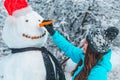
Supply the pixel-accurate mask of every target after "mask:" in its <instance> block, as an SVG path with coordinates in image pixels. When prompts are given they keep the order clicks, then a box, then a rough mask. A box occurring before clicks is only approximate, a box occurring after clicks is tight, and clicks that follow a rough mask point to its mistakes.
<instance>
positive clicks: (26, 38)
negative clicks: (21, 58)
mask: <svg viewBox="0 0 120 80" xmlns="http://www.w3.org/2000/svg"><path fill="white" fill-rule="evenodd" d="M26 10H27V9H26ZM28 10H29V11H27V12H25V11H24V10H23V12H22V11H21V13H20V12H19V11H17V12H15V13H14V14H13V16H9V17H8V18H7V20H6V22H5V26H4V28H3V33H2V38H3V40H4V41H5V43H6V44H7V45H8V47H10V48H23V47H42V46H44V44H45V43H46V40H47V37H48V32H47V30H46V29H45V28H44V27H39V24H40V23H41V22H42V21H43V17H41V16H40V15H39V14H38V13H36V12H35V11H33V10H32V9H31V8H30V7H29V8H28ZM24 12H25V13H24ZM18 13H20V14H19V15H18ZM16 14H17V15H16Z"/></svg>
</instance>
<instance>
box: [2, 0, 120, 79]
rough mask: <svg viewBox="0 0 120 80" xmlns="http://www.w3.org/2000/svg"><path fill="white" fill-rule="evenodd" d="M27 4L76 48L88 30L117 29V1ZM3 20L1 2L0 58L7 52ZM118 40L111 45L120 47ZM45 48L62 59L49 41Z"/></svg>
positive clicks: (119, 11) (41, 0)
mask: <svg viewBox="0 0 120 80" xmlns="http://www.w3.org/2000/svg"><path fill="white" fill-rule="evenodd" d="M28 2H29V4H31V6H32V7H33V9H34V10H35V11H37V12H38V13H39V14H40V15H42V16H43V17H44V18H45V19H54V20H55V23H54V27H55V29H57V30H59V31H60V32H61V34H63V35H64V36H65V37H66V38H67V39H68V40H69V41H70V42H72V44H74V45H76V46H79V44H80V40H81V39H82V35H83V33H84V32H85V31H88V30H89V28H95V27H102V28H106V27H110V26H116V27H118V28H119V29H120V4H119V3H120V0H28ZM6 16H7V14H6V11H5V9H4V8H3V1H1V0H0V53H2V54H5V52H3V50H4V49H5V50H7V49H6V48H7V46H6V45H5V44H4V42H3V40H2V39H1V31H2V27H3V26H4V21H5V18H6ZM119 38H120V35H119V36H118V38H117V39H116V40H115V41H114V43H113V44H114V46H117V47H120V40H119ZM46 47H47V48H48V49H49V50H50V51H52V52H53V53H54V55H55V56H56V57H57V58H58V59H59V60H60V61H62V60H63V59H64V58H65V56H63V54H62V52H61V51H60V50H59V49H58V48H57V47H56V46H55V45H54V44H53V42H52V41H51V39H50V38H49V39H48V42H47V45H46ZM7 52H9V50H7ZM119 79H120V78H119ZM110 80H111V79H110ZM114 80H115V79H114Z"/></svg>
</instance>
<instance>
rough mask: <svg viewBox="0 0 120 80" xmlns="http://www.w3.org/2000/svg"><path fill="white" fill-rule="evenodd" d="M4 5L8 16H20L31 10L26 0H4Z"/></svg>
mask: <svg viewBox="0 0 120 80" xmlns="http://www.w3.org/2000/svg"><path fill="white" fill-rule="evenodd" d="M4 6H5V8H6V10H7V12H8V14H9V15H10V16H21V15H25V14H26V13H29V12H31V11H32V8H31V7H30V6H28V3H27V1H26V0H5V1H4Z"/></svg>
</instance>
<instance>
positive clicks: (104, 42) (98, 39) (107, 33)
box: [86, 27, 119, 53]
mask: <svg viewBox="0 0 120 80" xmlns="http://www.w3.org/2000/svg"><path fill="white" fill-rule="evenodd" d="M118 33H119V30H118V29H117V28H116V27H109V28H107V29H102V28H94V29H91V30H89V32H88V34H87V35H86V40H87V42H88V44H89V46H90V48H91V49H92V50H93V51H94V52H95V53H104V52H107V51H108V49H109V47H110V44H111V43H112V41H113V40H114V39H115V38H116V36H117V35H118Z"/></svg>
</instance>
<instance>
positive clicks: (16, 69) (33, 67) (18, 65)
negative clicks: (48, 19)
mask: <svg viewBox="0 0 120 80" xmlns="http://www.w3.org/2000/svg"><path fill="white" fill-rule="evenodd" d="M24 10H25V9H24ZM24 10H23V12H24ZM21 11H22V10H21ZM26 11H27V12H25V13H22V14H19V15H16V14H18V13H14V14H13V15H14V16H9V17H8V18H7V20H6V23H5V26H4V28H3V34H2V37H3V40H4V41H5V43H6V44H7V45H8V47H9V48H17V49H19V48H26V47H39V48H41V47H43V46H45V43H46V40H47V37H48V32H47V30H46V29H45V28H44V27H42V28H40V27H39V24H40V23H41V22H42V21H43V18H42V17H41V16H40V15H39V14H37V13H36V12H35V11H33V10H32V9H31V8H30V7H28V8H26ZM17 12H19V10H18V11H17ZM52 63H53V67H54V72H55V66H54V62H53V61H52ZM47 67H49V66H47ZM0 80H46V68H45V64H44V60H43V56H42V52H41V51H38V50H32V51H25V52H18V53H15V54H10V55H8V56H6V57H4V58H2V59H1V60H0Z"/></svg>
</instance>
